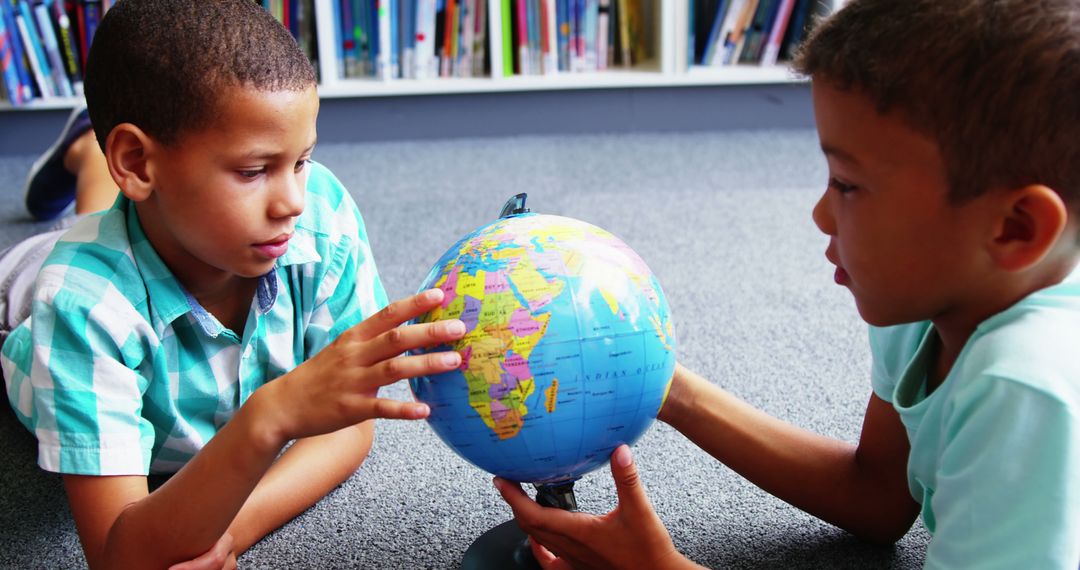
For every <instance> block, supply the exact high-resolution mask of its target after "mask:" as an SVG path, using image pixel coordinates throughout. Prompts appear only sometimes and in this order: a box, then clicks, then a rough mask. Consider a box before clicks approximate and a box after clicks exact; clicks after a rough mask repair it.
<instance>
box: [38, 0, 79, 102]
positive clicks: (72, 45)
mask: <svg viewBox="0 0 1080 570" xmlns="http://www.w3.org/2000/svg"><path fill="white" fill-rule="evenodd" d="M46 4H47V5H48V7H49V14H50V15H51V16H52V24H53V30H54V31H55V32H56V37H57V39H58V40H59V42H60V55H62V56H63V59H64V69H65V71H67V74H68V77H69V78H71V85H72V87H73V88H74V90H75V93H76V94H77V95H79V94H82V68H81V67H80V66H79V54H78V49H77V45H78V44H77V41H76V39H75V33H74V31H73V30H72V27H71V17H70V16H68V12H67V9H66V8H65V4H64V2H63V0H46Z"/></svg>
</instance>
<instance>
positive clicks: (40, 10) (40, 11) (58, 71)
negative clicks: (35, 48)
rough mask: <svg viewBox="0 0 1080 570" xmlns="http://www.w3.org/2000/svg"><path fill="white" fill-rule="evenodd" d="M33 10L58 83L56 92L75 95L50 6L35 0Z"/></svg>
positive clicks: (55, 80)
mask: <svg viewBox="0 0 1080 570" xmlns="http://www.w3.org/2000/svg"><path fill="white" fill-rule="evenodd" d="M33 11H34V18H35V23H36V24H37V31H38V38H39V39H40V40H41V44H42V47H43V48H44V50H45V57H46V58H48V60H49V70H50V75H51V76H52V80H53V84H54V85H56V94H57V95H59V96H61V97H74V96H75V91H74V89H72V87H71V79H69V78H68V76H67V71H66V70H65V63H64V56H63V55H62V54H61V53H60V42H59V41H57V38H56V32H54V31H53V27H52V19H51V18H50V17H49V7H48V6H46V5H45V3H44V2H42V1H41V0H35V1H34V6H33Z"/></svg>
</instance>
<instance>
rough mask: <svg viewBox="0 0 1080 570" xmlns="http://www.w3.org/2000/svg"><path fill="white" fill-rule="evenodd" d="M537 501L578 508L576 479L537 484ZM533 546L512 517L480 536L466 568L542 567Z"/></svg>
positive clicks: (467, 554)
mask: <svg viewBox="0 0 1080 570" xmlns="http://www.w3.org/2000/svg"><path fill="white" fill-rule="evenodd" d="M534 487H536V502H537V503H540V504H541V505H543V506H545V507H553V508H559V509H564V510H567V511H576V510H578V509H577V498H576V497H574V482H573V481H568V482H565V483H553V484H550V485H534ZM539 568H540V563H538V562H537V561H536V558H535V557H534V556H533V553H532V549H530V548H529V536H528V535H527V534H525V531H523V530H521V527H519V526H518V524H517V521H515V520H513V519H511V520H508V521H506V522H504V523H502V524H500V525H499V526H497V527H495V528H493V529H491V530H489V531H487V532H485V533H484V534H482V535H480V537H479V538H477V539H476V540H475V541H473V543H472V546H470V547H469V549H468V550H466V551H465V556H464V557H463V558H462V559H461V569H462V570H503V569H505V570H539Z"/></svg>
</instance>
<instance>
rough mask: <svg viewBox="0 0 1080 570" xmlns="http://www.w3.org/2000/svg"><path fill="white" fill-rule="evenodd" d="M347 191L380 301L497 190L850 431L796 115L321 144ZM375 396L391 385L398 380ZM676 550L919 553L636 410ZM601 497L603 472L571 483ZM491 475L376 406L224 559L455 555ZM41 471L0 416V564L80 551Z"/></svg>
mask: <svg viewBox="0 0 1080 570" xmlns="http://www.w3.org/2000/svg"><path fill="white" fill-rule="evenodd" d="M33 158H34V157H32V156H17V157H0V224H2V225H0V247H4V246H6V245H8V244H10V243H12V242H14V241H16V240H17V239H19V238H21V237H23V236H26V235H29V234H30V233H32V232H34V231H37V230H39V229H41V228H42V225H40V224H37V225H35V224H33V223H31V222H29V221H28V220H27V219H26V218H25V216H24V214H23V208H22V203H21V196H20V195H19V192H20V188H21V186H22V181H23V177H24V176H25V172H26V170H27V168H28V167H29V165H30V163H31V162H32V160H33ZM315 158H316V159H317V160H320V161H321V162H323V163H324V164H326V165H328V166H329V167H330V168H331V169H332V170H333V171H334V172H336V173H337V175H338V176H339V177H340V178H341V180H342V181H343V182H344V183H345V185H346V186H347V187H348V188H349V189H350V191H351V192H352V193H353V194H354V196H355V197H356V200H357V202H358V203H359V204H360V208H361V210H362V211H363V213H364V215H365V218H366V221H367V225H368V230H369V232H370V234H371V238H372V244H373V248H374V253H375V256H376V260H377V262H378V264H379V267H380V271H381V273H382V276H383V279H384V281H385V284H386V288H387V290H388V292H389V293H390V295H391V297H400V296H403V295H406V294H409V293H411V292H413V291H414V290H415V289H416V287H417V286H418V285H419V283H420V281H421V280H422V279H423V277H424V276H425V275H426V273H427V271H428V269H429V268H430V266H431V264H432V263H433V262H434V261H435V260H436V259H437V258H438V257H439V255H440V254H442V252H443V251H444V250H445V249H446V248H448V247H449V246H450V245H451V244H452V243H453V242H454V241H455V240H456V239H457V238H458V237H460V236H461V235H464V234H465V233H467V232H469V231H471V230H472V229H474V228H475V227H477V226H480V225H482V224H484V223H487V222H488V221H490V220H492V219H494V218H495V217H496V216H497V214H498V211H499V208H500V207H501V206H502V204H503V202H504V201H505V200H506V199H507V198H508V197H509V196H511V195H512V194H515V193H518V192H528V193H529V205H530V207H531V208H532V209H533V211H535V212H540V213H549V214H559V215H564V216H570V217H574V218H578V219H581V220H584V221H587V222H590V223H592V224H595V225H598V226H601V227H603V228H606V229H608V230H609V231H611V232H613V233H614V234H616V235H618V236H620V237H622V238H623V240H624V241H626V242H627V243H628V244H629V245H630V246H631V247H633V248H634V249H635V250H637V251H638V253H640V254H641V256H642V257H643V258H644V259H645V261H646V262H647V263H648V264H649V265H650V267H651V268H652V269H653V271H654V272H655V273H656V274H657V276H658V277H659V279H660V282H661V284H662V285H663V287H664V289H665V291H666V293H667V296H668V300H669V302H670V304H671V308H672V313H673V315H674V318H675V320H676V331H677V336H678V343H679V346H678V354H679V359H680V361H682V362H683V363H684V364H686V365H687V366H689V367H691V368H693V369H695V370H697V371H699V372H700V373H702V374H703V375H705V376H706V377H708V378H710V379H711V380H712V381H714V382H716V383H717V384H719V385H721V386H723V387H725V388H727V389H729V390H731V391H733V392H734V393H736V394H737V395H739V396H740V397H742V398H744V399H746V400H748V401H749V402H751V403H752V404H754V405H755V406H758V407H760V408H762V409H764V410H765V411H767V412H769V413H771V414H773V415H776V416H778V417H780V418H783V419H785V420H787V421H790V422H792V423H794V424H797V425H800V426H803V427H806V428H808V429H811V430H814V431H817V432H819V433H823V434H827V435H830V436H834V437H837V438H840V439H844V440H847V441H855V440H856V438H857V436H858V433H859V427H860V424H861V420H862V412H863V410H864V409H865V405H866V401H867V398H868V397H869V394H870V384H869V357H868V348H867V342H866V331H865V326H864V325H863V323H862V322H861V321H860V320H859V318H858V315H857V313H856V312H855V308H854V304H853V302H852V300H851V298H850V295H849V294H848V293H847V291H846V290H844V289H842V288H840V287H837V286H836V285H834V284H833V282H832V270H831V266H830V265H829V264H828V263H827V261H826V260H825V258H824V255H823V252H824V249H825V246H826V243H827V240H826V238H825V237H824V236H823V235H821V234H820V233H819V232H818V231H817V229H816V228H815V227H814V224H813V222H812V220H811V218H810V210H811V208H812V207H813V204H814V203H815V201H816V200H817V198H818V197H819V195H820V192H821V190H822V189H823V187H824V184H825V179H826V171H825V165H824V160H823V159H822V158H821V156H820V153H819V151H818V149H817V139H816V136H815V135H814V133H813V132H812V131H802V130H798V131H752V132H750V131H748V132H724V133H695V134H664V135H656V134H640V135H620V136H603V135H595V136H576V137H524V138H491V139H467V140H453V141H439V142H418V143H393V144H353V145H324V146H320V147H319V148H318V150H317V151H316V153H315ZM388 394H389V395H391V396H393V397H396V398H400V399H406V398H409V397H410V395H409V391H408V387H407V385H406V384H404V383H398V384H396V385H394V386H392V387H391V388H390V389H389V391H388ZM635 455H636V458H637V461H638V464H639V468H640V470H641V473H642V477H643V481H644V484H645V486H646V488H647V490H648V492H649V494H650V497H651V498H652V501H653V503H654V505H655V507H656V509H657V511H658V513H659V515H660V517H661V518H662V519H663V521H664V522H665V523H666V525H667V527H668V528H669V529H670V531H671V534H672V536H673V538H674V541H675V544H676V546H677V547H678V548H679V549H680V550H681V551H682V552H683V553H685V554H687V555H688V556H690V557H691V558H692V559H693V560H695V561H697V562H699V563H701V564H704V565H706V566H709V567H712V568H919V567H920V566H921V564H922V561H923V559H924V555H925V549H926V544H927V542H928V540H929V536H928V534H927V533H926V531H925V530H924V529H923V527H922V523H921V522H916V524H915V526H914V528H913V529H912V530H911V531H910V532H909V533H908V535H907V536H906V537H905V538H904V539H902V540H901V541H900V542H899V543H898V544H897V545H895V546H894V547H885V548H882V547H874V546H870V545H867V544H865V543H862V542H860V541H858V540H856V539H854V538H852V537H851V536H850V535H848V534H846V533H845V532H843V531H841V530H838V529H836V528H834V527H832V526H830V525H827V524H825V523H822V522H820V521H818V520H817V519H815V518H813V517H811V516H809V515H806V514H805V513H803V512H801V511H799V510H797V509H795V508H793V507H791V506H789V505H787V504H785V503H783V502H781V501H779V500H777V499H775V498H773V497H772V496H770V495H768V494H766V493H764V492H763V491H761V490H760V489H758V488H756V487H754V486H753V485H751V484H749V483H748V482H746V481H745V480H743V479H742V478H741V477H739V476H738V475H737V474H735V473H734V472H732V471H731V470H729V469H727V468H726V467H725V466H723V465H722V464H720V463H718V462H716V461H715V460H713V459H712V458H711V457H709V456H708V455H706V454H705V453H704V452H702V451H700V450H699V449H697V448H696V447H695V446H693V445H692V444H690V443H689V442H688V441H687V440H685V439H684V438H683V437H682V436H681V435H680V434H679V433H678V432H676V431H675V430H673V429H671V428H670V427H668V426H666V425H662V424H659V423H657V424H654V426H653V427H651V428H650V429H649V431H648V432H647V433H646V434H645V436H644V437H642V439H641V440H640V441H639V442H638V443H637V445H636V446H635ZM576 491H577V497H578V501H579V505H580V506H581V507H582V508H583V509H584V510H588V511H592V512H606V511H607V510H609V509H610V508H611V507H612V506H613V504H614V498H615V494H614V487H613V485H612V483H611V479H610V475H609V472H608V471H607V469H606V468H603V469H600V470H598V471H596V472H593V473H592V474H589V475H587V476H585V477H584V478H583V479H582V480H581V481H580V482H579V483H578V484H577V487H576ZM509 516H510V510H509V508H508V507H506V506H505V504H504V503H502V501H501V500H500V499H499V498H498V494H497V493H496V491H495V489H494V487H492V485H491V483H490V476H488V475H487V474H486V473H484V472H482V471H480V470H479V469H477V468H475V467H473V466H471V465H470V464H468V463H466V462H465V461H464V460H462V459H460V458H459V457H458V456H456V455H455V454H454V453H453V452H451V451H450V450H449V449H448V448H447V447H446V446H445V445H443V444H442V442H441V441H440V440H439V439H438V438H437V437H436V436H435V435H434V433H433V432H432V431H431V430H430V428H428V426H427V425H426V424H424V423H422V422H420V423H415V422H381V423H380V424H379V425H378V428H377V435H376V439H375V446H374V448H373V450H372V452H371V456H370V457H369V458H368V460H367V461H366V462H365V464H364V465H363V466H362V467H361V468H360V470H359V471H358V472H357V473H356V474H355V475H354V476H353V477H351V478H350V479H349V480H348V481H347V482H346V483H345V484H343V485H342V486H341V487H339V488H338V489H337V490H335V491H334V492H332V493H331V494H330V495H329V496H328V497H326V498H325V499H324V500H323V501H321V502H320V503H318V504H317V505H315V506H314V507H312V508H311V509H310V510H308V511H307V512H306V513H304V514H302V515H301V516H299V517H298V518H296V519H295V520H293V521H292V522H290V523H289V524H287V525H285V526H284V527H283V528H281V529H279V530H278V531H276V532H274V533H273V534H271V535H270V536H268V537H266V538H265V539H264V540H262V541H261V542H259V543H258V544H256V545H255V546H254V547H253V548H251V549H250V550H249V551H248V552H246V553H244V554H243V555H242V556H241V558H240V566H241V567H243V568H454V567H456V566H457V565H458V563H459V561H460V559H461V557H462V555H463V553H464V552H465V550H466V549H467V548H468V546H469V545H470V544H471V543H472V541H473V540H474V539H475V538H476V537H478V536H479V535H481V534H482V533H483V532H485V531H486V530H488V529H490V528H492V527H494V526H495V525H497V524H499V523H501V522H503V521H505V520H507V519H508V518H509ZM84 564H85V562H84V560H83V558H82V554H81V549H80V546H79V542H78V537H77V535H76V532H75V528H74V524H73V523H72V521H71V516H70V512H69V511H68V509H67V506H66V501H65V497H64V494H63V488H62V486H61V483H60V479H59V477H58V476H56V475H53V474H49V473H45V472H42V471H41V470H39V469H38V468H37V467H36V466H35V447H34V441H33V438H32V437H31V436H30V435H29V434H28V433H27V432H26V431H25V430H23V429H22V428H21V426H20V425H19V424H18V423H17V422H16V421H15V420H14V418H13V416H12V415H11V414H10V413H3V410H0V567H2V568H77V567H80V566H82V565H84Z"/></svg>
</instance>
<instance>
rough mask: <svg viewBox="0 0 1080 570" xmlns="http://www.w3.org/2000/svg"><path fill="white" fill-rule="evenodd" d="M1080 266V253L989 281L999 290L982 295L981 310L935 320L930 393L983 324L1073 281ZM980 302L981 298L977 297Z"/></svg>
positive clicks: (1068, 254) (987, 290)
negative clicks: (1078, 265) (1079, 265)
mask: <svg viewBox="0 0 1080 570" xmlns="http://www.w3.org/2000/svg"><path fill="white" fill-rule="evenodd" d="M1078 262H1080V252H1078V251H1071V252H1068V253H1067V254H1064V255H1061V256H1059V257H1057V258H1056V259H1047V260H1044V261H1043V262H1042V263H1040V264H1039V265H1038V266H1037V267H1035V268H1032V269H1030V270H1028V271H1025V272H1021V273H1006V274H1003V275H999V278H998V279H991V280H988V281H987V282H988V283H995V282H996V285H997V286H995V287H990V286H988V287H986V288H984V289H983V291H981V292H980V293H982V296H983V298H982V299H981V301H976V302H977V303H978V305H976V306H977V307H981V308H980V309H976V310H972V311H956V312H955V313H948V314H943V315H939V316H938V317H936V318H933V319H931V322H933V324H934V329H935V331H936V333H937V339H936V343H937V346H936V347H935V352H936V354H935V355H934V363H933V366H932V367H931V369H930V371H929V379H928V385H927V392H931V391H933V390H934V388H936V387H937V386H939V385H940V384H941V382H942V381H944V379H945V377H946V376H948V374H949V371H950V370H951V369H952V366H953V363H955V362H956V359H957V357H959V356H960V352H961V351H963V349H964V346H965V345H966V344H967V341H968V339H970V338H971V335H972V334H974V333H975V329H976V328H978V326H979V325H980V324H982V323H983V321H985V320H987V319H989V318H990V317H992V316H994V315H996V314H998V313H1000V312H1002V311H1005V310H1006V309H1008V308H1009V307H1012V306H1013V305H1015V304H1017V303H1019V302H1020V301H1021V300H1023V299H1025V298H1027V297H1028V296H1029V295H1031V294H1032V293H1035V292H1036V291H1040V290H1042V289H1046V288H1047V287H1052V286H1054V285H1057V284H1059V283H1062V282H1064V281H1065V280H1067V279H1069V278H1070V276H1072V275H1073V273H1074V272H1075V271H1076V268H1077V263H1078ZM975 298H977V297H975Z"/></svg>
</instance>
